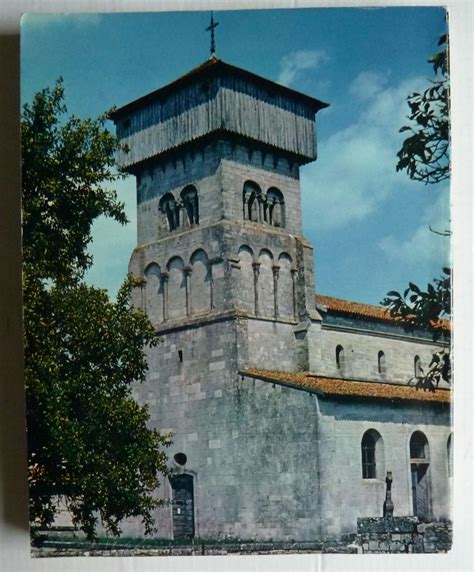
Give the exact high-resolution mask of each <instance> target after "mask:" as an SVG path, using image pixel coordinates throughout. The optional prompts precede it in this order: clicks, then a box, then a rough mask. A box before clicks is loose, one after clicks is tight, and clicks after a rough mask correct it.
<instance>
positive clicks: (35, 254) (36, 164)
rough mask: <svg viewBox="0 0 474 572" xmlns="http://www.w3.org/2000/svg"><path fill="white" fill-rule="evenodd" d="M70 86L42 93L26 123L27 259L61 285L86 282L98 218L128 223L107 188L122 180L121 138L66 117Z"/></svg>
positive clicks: (99, 123)
mask: <svg viewBox="0 0 474 572" xmlns="http://www.w3.org/2000/svg"><path fill="white" fill-rule="evenodd" d="M63 100H64V88H63V84H62V80H59V81H58V82H57V83H56V85H55V87H54V89H53V90H49V89H44V90H43V91H41V92H39V93H37V94H36V95H35V97H34V99H33V102H32V104H31V105H28V104H27V105H25V106H24V108H23V115H22V122H21V151H22V191H23V256H24V260H25V264H27V265H28V270H29V271H30V272H34V274H35V275H36V276H38V278H40V279H50V280H54V281H56V282H58V283H61V282H63V281H66V282H71V281H74V280H75V279H77V278H79V277H81V276H82V275H83V273H84V271H85V270H86V269H87V268H88V267H89V266H90V265H91V257H90V255H89V254H88V252H87V250H86V247H87V245H88V244H89V242H90V241H91V227H92V223H93V221H94V220H95V219H96V218H97V217H99V216H100V215H106V216H109V217H112V218H114V219H115V220H117V221H118V222H120V223H121V224H125V223H126V222H127V218H126V216H125V213H124V210H123V204H122V203H120V202H118V201H117V195H116V193H115V192H114V191H112V190H107V189H106V188H104V186H103V185H104V183H113V182H114V181H116V180H117V179H119V178H120V177H121V175H120V174H118V173H117V171H116V169H115V168H114V166H115V160H114V156H115V152H116V151H117V149H118V147H119V143H118V140H117V139H116V137H114V136H113V135H112V134H111V133H109V132H108V131H107V130H106V129H105V128H104V125H105V121H106V114H104V115H102V116H101V117H99V118H98V119H96V120H93V119H79V118H78V117H75V116H72V117H69V118H67V119H65V120H64V119H63V118H64V116H65V115H66V113H67V108H66V106H65V104H64V101H63Z"/></svg>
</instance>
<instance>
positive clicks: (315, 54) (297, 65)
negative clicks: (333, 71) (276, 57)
mask: <svg viewBox="0 0 474 572" xmlns="http://www.w3.org/2000/svg"><path fill="white" fill-rule="evenodd" d="M327 60H328V56H327V54H326V52H324V51H323V50H297V51H295V52H291V53H289V54H287V55H286V56H284V57H283V58H282V59H281V61H280V73H279V75H278V79H277V81H278V83H282V84H284V85H291V84H292V83H293V82H294V81H295V79H296V78H297V76H298V75H299V74H300V73H301V72H303V71H306V70H310V69H316V68H317V67H319V66H320V64H322V63H324V62H326V61H327Z"/></svg>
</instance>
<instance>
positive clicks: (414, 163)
mask: <svg viewBox="0 0 474 572" xmlns="http://www.w3.org/2000/svg"><path fill="white" fill-rule="evenodd" d="M447 42H448V36H447V35H446V34H444V35H443V36H441V38H440V40H439V42H438V46H444V49H443V50H441V51H440V52H439V53H437V54H436V55H434V56H432V57H431V58H430V59H429V60H428V61H429V62H430V63H432V64H433V70H434V73H435V76H437V79H434V80H432V81H431V86H430V87H429V88H428V89H426V90H425V91H424V92H423V93H421V94H420V93H413V94H411V95H410V96H409V97H408V98H407V102H408V106H409V108H410V115H409V117H408V118H409V119H410V121H411V124H410V125H405V126H403V127H402V128H401V129H400V132H409V133H410V135H409V137H407V138H406V139H405V141H404V142H403V145H402V147H401V149H400V151H399V152H398V153H397V157H398V163H397V171H406V172H407V174H408V176H409V177H410V179H413V180H414V181H422V182H423V183H425V184H430V183H439V182H441V181H445V180H447V179H449V73H448V51H447Z"/></svg>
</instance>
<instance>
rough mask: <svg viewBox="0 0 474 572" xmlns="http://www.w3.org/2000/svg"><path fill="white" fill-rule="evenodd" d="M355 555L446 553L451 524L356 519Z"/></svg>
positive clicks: (450, 534)
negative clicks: (356, 551) (357, 553)
mask: <svg viewBox="0 0 474 572" xmlns="http://www.w3.org/2000/svg"><path fill="white" fill-rule="evenodd" d="M357 533H358V534H357V543H358V545H359V549H358V552H359V553H362V554H386V553H433V552H448V551H449V550H451V547H452V524H451V522H450V521H444V522H432V523H427V524H421V523H419V522H418V519H417V518H416V517H397V518H390V519H387V518H359V519H357Z"/></svg>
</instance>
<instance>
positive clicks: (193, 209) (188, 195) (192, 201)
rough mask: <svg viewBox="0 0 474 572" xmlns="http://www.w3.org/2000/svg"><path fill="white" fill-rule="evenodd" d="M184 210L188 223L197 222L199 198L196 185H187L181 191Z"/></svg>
mask: <svg viewBox="0 0 474 572" xmlns="http://www.w3.org/2000/svg"><path fill="white" fill-rule="evenodd" d="M181 200H182V202H183V207H184V211H185V212H186V215H187V218H188V223H189V224H199V198H198V193H197V190H196V187H194V186H193V185H188V186H187V187H185V188H184V189H183V190H182V192H181Z"/></svg>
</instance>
